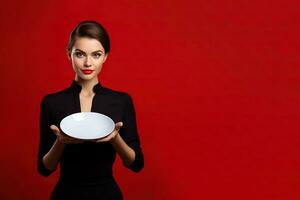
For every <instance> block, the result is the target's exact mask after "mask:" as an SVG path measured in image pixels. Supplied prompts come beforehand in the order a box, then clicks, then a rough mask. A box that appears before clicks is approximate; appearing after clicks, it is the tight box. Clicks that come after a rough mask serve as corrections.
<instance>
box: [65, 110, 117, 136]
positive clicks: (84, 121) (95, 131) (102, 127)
mask: <svg viewBox="0 0 300 200" xmlns="http://www.w3.org/2000/svg"><path fill="white" fill-rule="evenodd" d="M60 128H61V130H62V131H63V132H64V133H65V134H66V135H68V136H70V137H73V138H77V139H83V140H93V139H99V138H103V137H105V136H107V135H109V134H110V133H111V132H112V131H113V130H114V128H115V123H114V121H113V120H112V119H111V118H110V117H108V116H106V115H103V114H100V113H97V112H79V113H74V114H71V115H69V116H67V117H65V118H63V119H62V120H61V122H60Z"/></svg>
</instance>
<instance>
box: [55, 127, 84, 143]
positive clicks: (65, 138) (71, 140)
mask: <svg viewBox="0 0 300 200" xmlns="http://www.w3.org/2000/svg"><path fill="white" fill-rule="evenodd" d="M50 129H51V130H52V131H53V133H54V134H55V135H56V137H57V140H58V141H59V142H60V143H62V144H79V143H83V142H84V141H83V140H80V139H76V138H72V137H69V136H67V135H66V134H64V133H62V132H61V131H60V130H59V128H58V127H57V126H55V125H51V126H50Z"/></svg>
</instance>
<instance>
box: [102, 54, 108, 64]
mask: <svg viewBox="0 0 300 200" xmlns="http://www.w3.org/2000/svg"><path fill="white" fill-rule="evenodd" d="M108 54H109V53H106V54H105V55H104V59H103V63H105V61H106V58H107V56H108Z"/></svg>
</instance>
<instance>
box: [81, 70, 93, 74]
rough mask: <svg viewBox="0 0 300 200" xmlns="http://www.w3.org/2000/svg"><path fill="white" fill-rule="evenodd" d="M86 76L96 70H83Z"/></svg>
mask: <svg viewBox="0 0 300 200" xmlns="http://www.w3.org/2000/svg"><path fill="white" fill-rule="evenodd" d="M81 71H82V72H83V73H84V74H91V73H92V72H93V71H94V70H90V69H85V70H81Z"/></svg>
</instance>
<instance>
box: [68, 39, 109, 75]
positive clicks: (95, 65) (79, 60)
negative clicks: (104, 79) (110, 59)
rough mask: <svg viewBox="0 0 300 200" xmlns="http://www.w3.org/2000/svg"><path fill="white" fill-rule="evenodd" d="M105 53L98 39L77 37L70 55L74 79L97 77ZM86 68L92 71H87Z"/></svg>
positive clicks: (105, 56) (105, 55) (104, 58)
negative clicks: (74, 74)
mask: <svg viewBox="0 0 300 200" xmlns="http://www.w3.org/2000/svg"><path fill="white" fill-rule="evenodd" d="M107 55H108V54H105V51H104V48H103V46H102V45H101V43H100V42H99V41H98V40H96V39H92V38H88V37H77V38H76V42H75V44H74V46H73V48H72V51H71V56H70V59H71V61H72V65H73V69H74V71H75V73H76V79H77V80H78V79H83V80H91V79H95V78H98V74H99V73H100V71H101V69H102V64H103V63H104V62H105V60H106V58H107ZM84 70H86V71H84ZM88 70H91V71H92V72H91V73H88ZM84 72H86V73H84Z"/></svg>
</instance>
